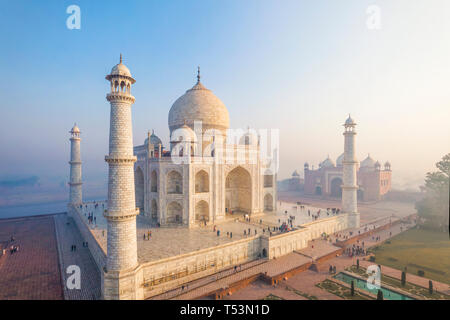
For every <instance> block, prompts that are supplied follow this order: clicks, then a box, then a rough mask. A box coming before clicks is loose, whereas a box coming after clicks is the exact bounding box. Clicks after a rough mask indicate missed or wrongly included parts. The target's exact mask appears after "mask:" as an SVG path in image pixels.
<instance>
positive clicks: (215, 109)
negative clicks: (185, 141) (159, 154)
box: [169, 81, 230, 132]
mask: <svg viewBox="0 0 450 320" xmlns="http://www.w3.org/2000/svg"><path fill="white" fill-rule="evenodd" d="M195 121H201V122H202V129H203V131H204V130H207V129H218V130H221V131H223V132H225V131H226V130H227V129H228V128H229V126H230V118H229V115H228V110H227V108H226V107H225V105H224V104H223V102H222V101H220V99H219V98H217V97H216V95H214V93H212V91H211V90H209V89H207V88H205V87H204V86H203V84H202V83H201V82H200V81H198V82H197V84H196V85H195V86H194V87H192V89H189V90H188V91H186V93H185V94H183V95H182V96H181V97H179V98H178V99H177V100H176V101H175V102H174V104H173V105H172V108H170V111H169V129H170V131H171V132H172V131H173V130H174V129H176V128H179V127H181V126H183V125H184V124H187V125H188V126H189V127H191V128H193V127H194V122H195Z"/></svg>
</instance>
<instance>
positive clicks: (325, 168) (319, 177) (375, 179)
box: [304, 154, 392, 201]
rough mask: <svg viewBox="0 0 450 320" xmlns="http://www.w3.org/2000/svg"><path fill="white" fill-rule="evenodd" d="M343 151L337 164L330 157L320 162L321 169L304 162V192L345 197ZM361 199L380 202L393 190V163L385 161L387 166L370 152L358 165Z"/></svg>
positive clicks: (359, 197) (359, 198) (359, 194)
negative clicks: (310, 166) (343, 189)
mask: <svg viewBox="0 0 450 320" xmlns="http://www.w3.org/2000/svg"><path fill="white" fill-rule="evenodd" d="M343 159H344V154H341V155H340V156H339V157H338V158H337V159H336V163H334V161H333V160H332V159H330V157H329V156H328V157H327V158H326V159H325V160H324V161H322V162H321V163H320V164H319V168H318V169H316V170H314V168H312V169H310V168H309V164H308V163H305V167H304V169H305V171H304V172H305V177H304V193H305V194H306V195H321V196H325V197H334V198H341V196H342V169H343V166H342V160H343ZM356 170H357V179H358V187H359V189H358V200H361V201H378V200H381V199H382V198H383V196H384V195H385V194H386V193H388V191H389V190H390V189H391V175H392V171H391V164H390V163H389V161H386V163H385V164H384V168H383V169H382V168H381V164H380V162H378V161H375V160H373V159H372V158H371V157H370V154H369V155H368V156H367V158H366V159H364V160H363V161H362V162H361V164H360V166H357V168H356Z"/></svg>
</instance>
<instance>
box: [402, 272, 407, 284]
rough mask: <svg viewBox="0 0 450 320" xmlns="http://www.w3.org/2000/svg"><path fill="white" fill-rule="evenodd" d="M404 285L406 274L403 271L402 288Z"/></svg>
mask: <svg viewBox="0 0 450 320" xmlns="http://www.w3.org/2000/svg"><path fill="white" fill-rule="evenodd" d="M405 285H406V273H405V271H402V286H405Z"/></svg>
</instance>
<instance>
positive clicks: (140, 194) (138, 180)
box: [134, 167, 144, 209]
mask: <svg viewBox="0 0 450 320" xmlns="http://www.w3.org/2000/svg"><path fill="white" fill-rule="evenodd" d="M134 196H135V201H136V207H137V208H139V209H144V173H143V172H142V169H141V168H140V167H138V168H137V169H136V171H135V172H134Z"/></svg>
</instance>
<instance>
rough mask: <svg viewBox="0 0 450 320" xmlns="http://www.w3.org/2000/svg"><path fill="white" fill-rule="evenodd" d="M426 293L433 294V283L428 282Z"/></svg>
mask: <svg viewBox="0 0 450 320" xmlns="http://www.w3.org/2000/svg"><path fill="white" fill-rule="evenodd" d="M428 292H429V293H430V294H433V281H431V280H430V281H428Z"/></svg>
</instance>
